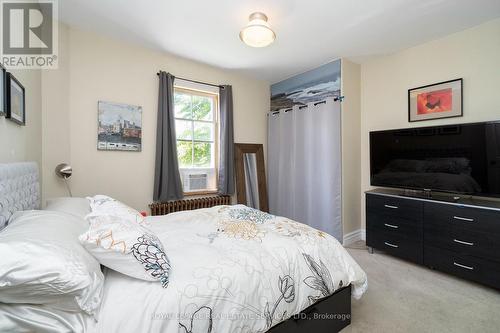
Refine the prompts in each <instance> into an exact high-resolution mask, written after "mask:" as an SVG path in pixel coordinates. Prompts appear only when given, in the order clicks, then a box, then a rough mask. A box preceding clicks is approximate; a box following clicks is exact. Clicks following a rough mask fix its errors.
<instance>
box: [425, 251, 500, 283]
mask: <svg viewBox="0 0 500 333" xmlns="http://www.w3.org/2000/svg"><path fill="white" fill-rule="evenodd" d="M424 262H425V265H426V266H429V267H431V268H434V269H437V270H440V271H443V272H446V273H451V274H453V275H456V276H458V277H461V278H465V279H469V280H472V281H476V282H479V283H483V284H485V285H488V286H490V287H493V288H497V289H500V263H498V262H493V261H488V260H484V259H479V258H477V257H473V256H469V255H464V254H460V253H456V252H454V251H450V250H445V249H441V248H436V247H433V246H428V245H427V244H426V246H425V249H424Z"/></svg>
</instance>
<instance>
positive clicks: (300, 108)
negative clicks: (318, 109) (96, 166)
mask: <svg viewBox="0 0 500 333" xmlns="http://www.w3.org/2000/svg"><path fill="white" fill-rule="evenodd" d="M343 100H344V96H339V97H335V98H334V99H333V101H334V102H342V101H343ZM319 104H326V100H324V101H321V102H316V103H313V105H314V106H316V105H319ZM308 106H309V105H307V104H306V105H301V106H299V110H302V109H305V108H307V107H308ZM290 111H293V109H285V110H283V112H290ZM269 113H270V114H278V113H280V111H270V112H268V114H269Z"/></svg>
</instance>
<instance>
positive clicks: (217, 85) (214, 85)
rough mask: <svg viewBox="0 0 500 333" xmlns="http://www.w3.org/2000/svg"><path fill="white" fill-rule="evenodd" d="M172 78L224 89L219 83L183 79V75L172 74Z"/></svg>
mask: <svg viewBox="0 0 500 333" xmlns="http://www.w3.org/2000/svg"><path fill="white" fill-rule="evenodd" d="M156 75H158V76H160V72H158V73H156ZM174 78H176V79H179V80H183V81H189V82H193V83H198V84H204V85H206V86H212V87H217V88H221V89H224V86H222V85H219V84H213V83H207V82H202V81H196V80H191V79H185V78H183V77H177V76H175V75H174Z"/></svg>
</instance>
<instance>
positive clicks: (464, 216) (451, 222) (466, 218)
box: [424, 202, 500, 235]
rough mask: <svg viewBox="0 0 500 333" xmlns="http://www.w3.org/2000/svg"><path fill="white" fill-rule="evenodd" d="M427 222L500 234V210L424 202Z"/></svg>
mask: <svg viewBox="0 0 500 333" xmlns="http://www.w3.org/2000/svg"><path fill="white" fill-rule="evenodd" d="M424 220H425V223H426V224H430V225H435V226H443V227H447V226H452V228H453V229H455V230H456V229H462V230H468V231H475V232H484V233H489V234H497V235H500V212H497V211H494V210H489V209H478V208H469V207H464V206H459V205H449V204H438V203H431V202H426V203H425V204H424Z"/></svg>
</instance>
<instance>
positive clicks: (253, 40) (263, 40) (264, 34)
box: [240, 12, 276, 47]
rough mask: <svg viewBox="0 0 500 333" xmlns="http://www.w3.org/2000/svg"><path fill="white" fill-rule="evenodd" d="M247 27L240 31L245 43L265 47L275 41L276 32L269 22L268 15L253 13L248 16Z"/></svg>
mask: <svg viewBox="0 0 500 333" xmlns="http://www.w3.org/2000/svg"><path fill="white" fill-rule="evenodd" d="M248 20H249V22H248V24H247V26H246V27H244V28H243V29H242V30H241V31H240V39H241V40H242V41H243V43H245V44H247V45H248V46H252V47H265V46H268V45H269V44H271V43H272V42H274V40H275V39H276V34H275V33H274V31H273V30H272V29H271V28H270V27H269V23H267V16H266V15H265V14H263V13H259V12H256V13H253V14H251V15H250V16H249V18H248Z"/></svg>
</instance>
